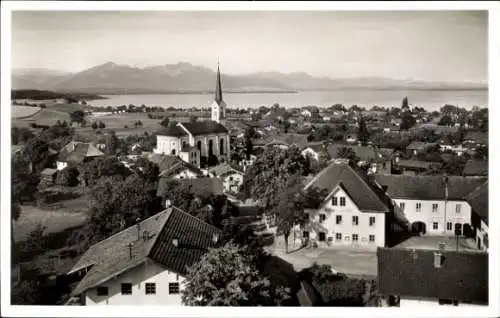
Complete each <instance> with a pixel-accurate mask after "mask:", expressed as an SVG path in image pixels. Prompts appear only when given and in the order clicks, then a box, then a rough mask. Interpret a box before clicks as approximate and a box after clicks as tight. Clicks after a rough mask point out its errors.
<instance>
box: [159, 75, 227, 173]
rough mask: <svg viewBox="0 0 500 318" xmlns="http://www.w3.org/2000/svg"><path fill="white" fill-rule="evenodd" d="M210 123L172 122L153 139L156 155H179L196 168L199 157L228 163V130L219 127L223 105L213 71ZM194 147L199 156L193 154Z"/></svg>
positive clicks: (224, 107)
mask: <svg viewBox="0 0 500 318" xmlns="http://www.w3.org/2000/svg"><path fill="white" fill-rule="evenodd" d="M211 107H212V120H207V121H194V122H182V123H181V122H179V123H172V124H170V125H169V126H168V127H167V128H166V129H164V130H163V131H161V132H160V133H159V134H158V136H157V138H156V148H155V149H154V150H153V151H154V152H155V153H158V154H166V155H179V154H181V153H184V154H182V155H181V157H182V158H183V160H185V161H187V162H189V163H191V164H194V165H198V166H199V159H198V160H197V158H199V157H200V156H201V157H210V156H212V155H213V156H216V157H218V158H225V159H226V160H227V161H229V160H230V158H231V155H230V146H229V131H228V130H227V129H226V127H224V126H223V125H222V124H221V120H224V118H225V116H226V103H225V102H224V100H223V99H222V85H221V80H220V72H219V69H218V68H217V84H216V90H215V99H214V102H213V103H212V106H211ZM193 148H196V149H197V150H198V151H199V153H197V152H196V151H193Z"/></svg>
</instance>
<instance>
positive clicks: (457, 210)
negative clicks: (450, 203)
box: [455, 203, 462, 214]
mask: <svg viewBox="0 0 500 318" xmlns="http://www.w3.org/2000/svg"><path fill="white" fill-rule="evenodd" d="M461 210H462V205H461V204H460V203H459V204H457V205H455V212H456V213H457V214H460V212H461Z"/></svg>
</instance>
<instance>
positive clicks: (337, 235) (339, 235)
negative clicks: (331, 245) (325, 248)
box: [335, 233, 342, 241]
mask: <svg viewBox="0 0 500 318" xmlns="http://www.w3.org/2000/svg"><path fill="white" fill-rule="evenodd" d="M335 240H336V241H342V233H336V234H335Z"/></svg>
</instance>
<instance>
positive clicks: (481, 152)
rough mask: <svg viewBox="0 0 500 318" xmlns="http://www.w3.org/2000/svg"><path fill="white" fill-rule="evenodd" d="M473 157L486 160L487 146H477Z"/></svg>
mask: <svg viewBox="0 0 500 318" xmlns="http://www.w3.org/2000/svg"><path fill="white" fill-rule="evenodd" d="M474 158H475V159H477V160H487V159H488V147H487V146H486V147H479V148H477V149H476V153H475V154H474Z"/></svg>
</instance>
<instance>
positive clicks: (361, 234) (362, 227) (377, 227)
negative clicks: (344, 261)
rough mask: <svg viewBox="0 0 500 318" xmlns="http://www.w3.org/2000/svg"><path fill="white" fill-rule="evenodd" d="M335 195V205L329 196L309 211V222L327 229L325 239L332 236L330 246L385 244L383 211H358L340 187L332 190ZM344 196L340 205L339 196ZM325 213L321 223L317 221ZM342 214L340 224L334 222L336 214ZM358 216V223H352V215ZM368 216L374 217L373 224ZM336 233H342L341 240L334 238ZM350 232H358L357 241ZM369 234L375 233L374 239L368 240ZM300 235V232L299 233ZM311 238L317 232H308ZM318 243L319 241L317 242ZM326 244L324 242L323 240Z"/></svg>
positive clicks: (317, 236) (375, 245) (316, 235)
mask: <svg viewBox="0 0 500 318" xmlns="http://www.w3.org/2000/svg"><path fill="white" fill-rule="evenodd" d="M333 196H335V197H337V202H338V205H337V206H333V205H332V198H331V197H330V198H329V199H328V200H327V201H325V202H324V203H323V205H322V206H321V207H320V208H319V209H318V210H316V211H311V212H310V213H309V217H310V221H311V223H315V224H319V225H320V226H322V227H324V228H325V230H326V231H327V233H326V240H327V241H328V237H330V236H331V237H332V238H333V241H332V246H336V245H337V246H338V245H349V246H360V245H363V246H373V247H374V248H375V247H377V246H385V230H386V229H385V214H384V213H365V212H361V211H359V209H358V207H357V206H356V204H354V202H352V200H351V199H350V198H349V197H348V196H347V194H346V193H345V192H344V191H343V190H342V189H341V188H337V189H336V190H334V195H333ZM341 197H345V198H346V205H345V206H340V198H341ZM322 213H323V214H325V216H326V219H325V220H324V221H323V223H319V218H320V214H322ZM337 215H341V216H342V222H341V224H336V216H337ZM353 216H357V217H358V225H354V224H353V221H352V217H353ZM370 217H375V224H374V225H373V226H370V223H369V219H370ZM336 233H341V234H342V240H341V241H337V240H336ZM352 234H358V242H357V243H356V242H353V241H352ZM369 235H375V241H374V242H370V241H369ZM300 236H302V232H301V233H300ZM309 237H310V238H311V239H314V238H315V239H318V238H319V234H318V233H314V232H313V231H311V233H309ZM318 243H319V242H318ZM325 244H326V242H325Z"/></svg>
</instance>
